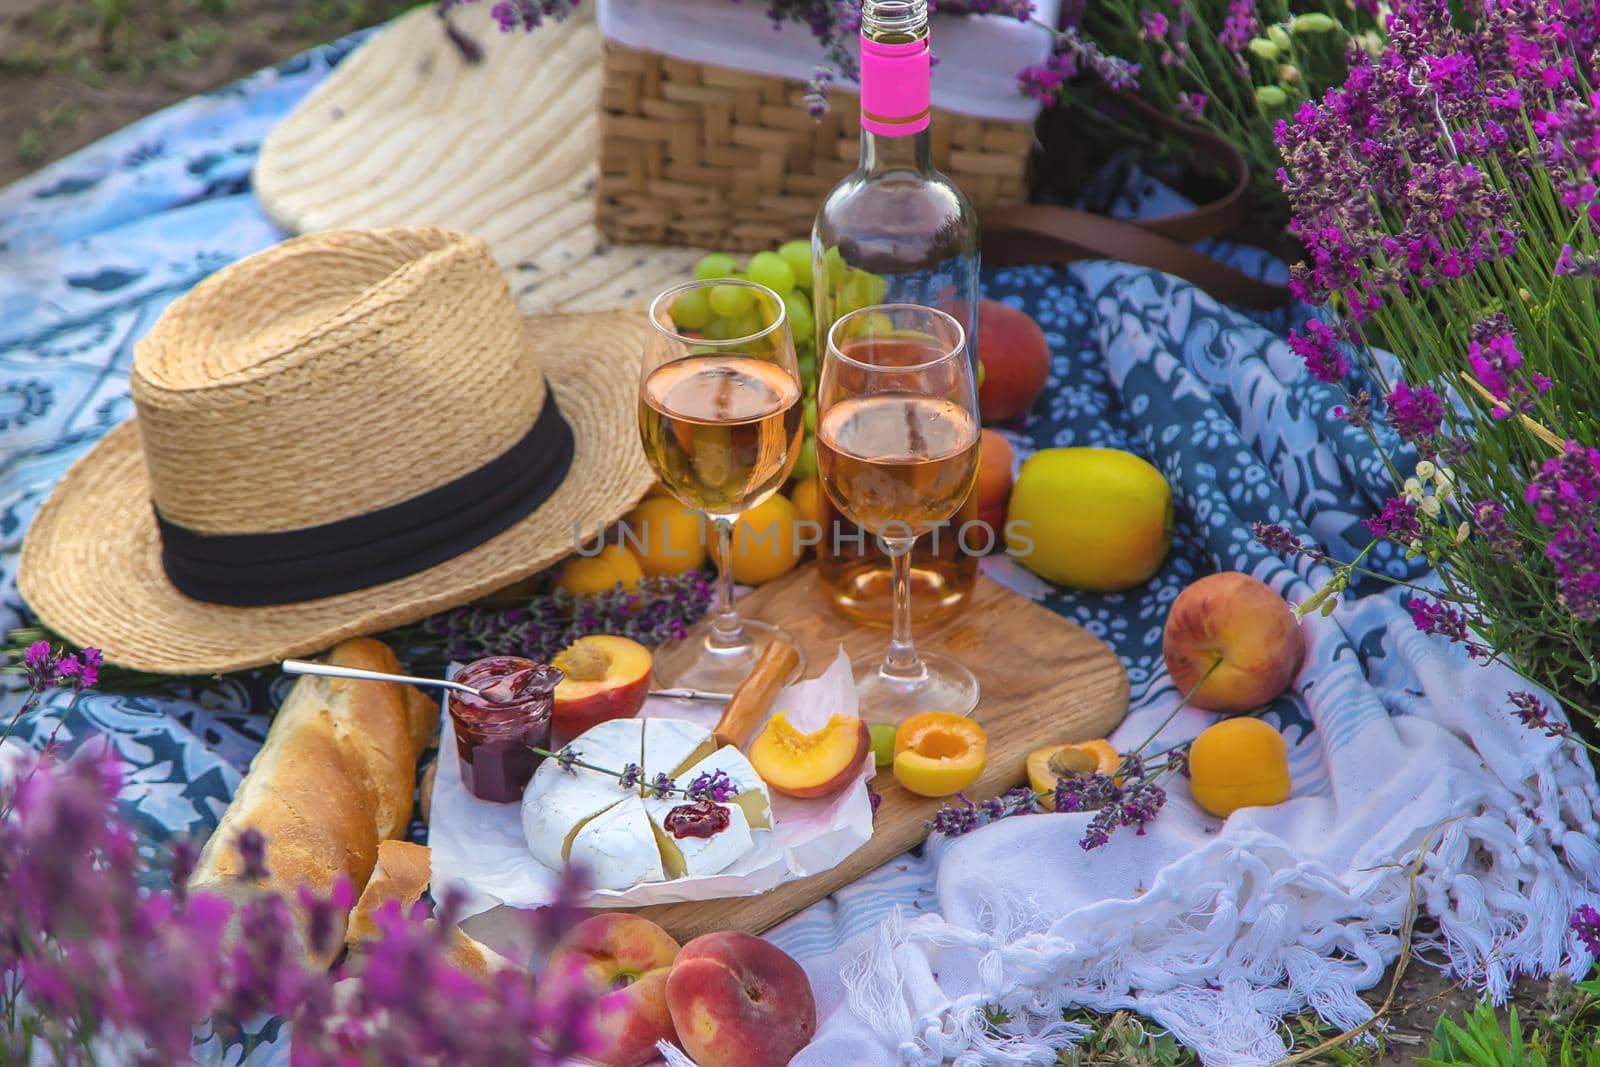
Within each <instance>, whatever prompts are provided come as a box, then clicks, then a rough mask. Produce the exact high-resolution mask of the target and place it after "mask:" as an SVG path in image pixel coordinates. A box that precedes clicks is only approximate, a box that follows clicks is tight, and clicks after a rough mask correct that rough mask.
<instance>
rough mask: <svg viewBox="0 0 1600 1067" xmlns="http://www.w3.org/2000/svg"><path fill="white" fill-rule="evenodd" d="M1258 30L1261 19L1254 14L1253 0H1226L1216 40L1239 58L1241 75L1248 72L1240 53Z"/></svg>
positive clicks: (1259, 29) (1248, 69)
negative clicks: (1225, 12)
mask: <svg viewBox="0 0 1600 1067" xmlns="http://www.w3.org/2000/svg"><path fill="white" fill-rule="evenodd" d="M1260 32H1261V19H1260V18H1259V17H1258V16H1257V15H1256V5H1255V0H1228V14H1227V17H1226V18H1224V19H1223V20H1222V32H1221V33H1219V34H1217V40H1219V41H1221V42H1222V47H1224V48H1226V49H1227V50H1228V51H1230V52H1232V53H1233V54H1234V56H1235V57H1237V58H1238V59H1239V71H1240V74H1241V75H1248V74H1249V72H1250V68H1249V66H1248V65H1247V64H1246V63H1245V61H1244V59H1243V56H1242V53H1243V52H1244V50H1245V48H1246V47H1248V46H1249V44H1250V39H1251V38H1252V37H1254V36H1256V34H1258V33H1260Z"/></svg>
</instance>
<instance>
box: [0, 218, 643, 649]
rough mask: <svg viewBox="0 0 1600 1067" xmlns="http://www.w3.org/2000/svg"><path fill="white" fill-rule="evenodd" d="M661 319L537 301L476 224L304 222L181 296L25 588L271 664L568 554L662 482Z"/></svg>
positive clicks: (55, 503) (50, 616)
mask: <svg viewBox="0 0 1600 1067" xmlns="http://www.w3.org/2000/svg"><path fill="white" fill-rule="evenodd" d="M644 330H645V323H644V320H643V317H642V316H640V315H637V314H628V313H620V312H600V313H589V314H572V315H559V316H545V317H540V318H535V319H524V318H523V317H522V316H521V315H520V314H519V313H518V311H517V310H516V307H515V304H514V303H513V300H512V296H511V293H510V291H509V289H508V287H507V285H506V282H505V279H504V277H503V276H502V275H501V273H500V271H499V270H498V268H497V266H496V264H495V261H494V258H493V256H492V254H491V253H490V251H489V249H488V247H487V246H486V245H485V244H484V242H483V241H481V240H479V239H478V238H476V237H472V236H469V235H467V234H463V233H459V232H454V231H450V230H445V229H437V228H417V229H390V230H376V231H345V232H331V233H324V234H316V235H311V236H307V237H301V238H296V239H293V240H290V241H287V242H285V243H284V244H281V245H279V246H277V247H275V248H273V249H270V250H268V251H266V252H263V253H261V254H259V255H256V256H253V257H251V258H249V259H246V260H243V261H241V262H239V263H236V264H234V265H233V266H231V267H228V268H226V269H225V270H222V271H220V272H218V273H217V274H215V275H213V276H212V277H210V278H208V279H207V280H206V281H204V282H202V283H201V284H200V285H198V286H196V287H195V288H194V289H193V290H192V291H190V292H189V293H188V294H186V295H185V296H183V297H181V298H180V299H179V300H178V301H177V302H175V303H174V304H173V305H172V306H171V307H170V308H169V309H168V310H167V312H166V313H165V314H164V315H163V316H162V318H161V320H160V321H159V322H158V323H157V324H156V325H155V326H154V327H153V328H152V329H151V331H150V333H149V334H148V335H146V337H145V338H144V339H143V340H141V341H140V342H139V344H138V346H137V349H136V353H135V357H134V365H133V370H132V392H133V398H134V404H135V409H136V411H137V415H136V417H135V418H134V419H133V420H131V421H130V422H128V423H125V424H124V425H122V426H119V427H117V428H116V429H114V430H112V431H111V432H110V433H109V434H107V435H106V437H105V438H104V440H103V441H101V442H100V444H99V445H97V446H96V447H95V448H94V450H93V451H91V452H90V453H89V454H88V455H86V456H85V457H84V458H83V459H81V460H80V461H79V462H78V463H77V464H76V465H75V466H74V467H73V468H72V469H71V470H70V471H69V472H68V473H67V475H66V477H65V478H63V479H62V481H61V483H60V484H59V485H58V486H57V487H56V489H55V491H54V493H52V495H51V496H50V498H49V500H48V501H47V502H46V503H45V504H44V506H43V507H42V508H41V509H40V510H39V513H38V515H37V516H36V517H35V519H34V521H33V524H32V526H31V528H30V529H29V532H28V536H27V538H26V540H25V542H24V544H23V548H22V558H21V563H20V568H19V573H18V585H19V588H20V591H21V593H22V596H23V598H24V599H25V600H26V601H27V602H28V604H29V605H30V606H31V607H32V608H33V610H34V611H35V612H36V613H37V614H38V615H39V617H40V619H41V620H42V621H43V622H44V623H45V624H46V625H47V626H49V627H50V628H51V629H53V630H56V631H58V632H59V633H61V634H62V635H63V636H65V637H67V638H69V639H70V640H72V641H74V642H76V643H78V644H81V645H93V646H96V647H98V648H100V649H102V650H103V651H104V653H105V655H106V658H107V659H108V660H109V661H111V662H113V663H116V664H120V665H123V666H127V667H131V668H135V669H139V670H145V671H153V672H161V673H174V674H187V673H209V672H214V671H229V670H235V669H240V668H246V667H253V666H260V665H263V664H267V663H271V662H274V661H276V660H279V659H282V658H284V657H287V656H293V655H300V654H304V653H309V652H314V651H317V650H319V649H322V648H325V647H327V646H328V645H330V644H333V643H334V642H336V641H338V640H340V639H342V638H345V637H348V636H352V635H356V634H364V633H372V632H375V631H379V630H382V629H384V628H387V627H391V626H396V625H401V624H404V623H409V622H414V621H416V620H418V619H421V618H423V617H425V616H427V615H429V614H431V613H433V612H435V611H438V610H441V609H444V608H448V607H452V606H455V605H459V604H462V603H465V602H467V601H470V600H473V599H475V598H477V597H480V596H482V595H484V594H487V593H490V592H492V591H494V590H496V589H499V588H501V587H503V586H505V585H507V584H509V583H512V582H514V581H516V580H518V579H521V578H524V577H526V576H528V575H530V574H533V573H534V572H536V571H539V570H542V569H544V568H546V567H548V566H549V565H551V564H552V563H555V562H557V561H558V560H560V559H562V558H563V557H564V556H566V555H567V554H568V553H569V552H571V551H572V549H573V547H574V545H575V543H576V542H577V541H578V539H580V538H592V537H593V536H594V535H595V532H596V531H597V529H599V528H600V527H601V526H603V525H604V524H606V523H610V522H613V521H615V520H617V519H618V518H620V517H621V516H622V515H623V514H625V513H626V512H627V510H628V509H629V508H630V507H631V506H632V505H633V504H634V503H635V502H637V501H638V500H639V498H640V497H642V496H643V494H644V493H645V491H646V490H647V489H648V488H649V486H650V484H651V481H652V475H651V472H650V470H649V467H648V465H647V463H646V461H645V458H644V455H643V451H642V449H641V448H640V446H639V439H638V430H637V426H636V414H635V409H634V406H635V397H636V393H637V387H638V384H637V383H638V373H639V360H640V355H641V351H642V346H643V343H644Z"/></svg>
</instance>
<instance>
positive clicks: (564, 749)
mask: <svg viewBox="0 0 1600 1067" xmlns="http://www.w3.org/2000/svg"><path fill="white" fill-rule="evenodd" d="M582 758H583V752H582V751H580V750H579V749H576V748H573V747H572V746H571V745H562V746H561V751H559V752H557V753H556V763H557V764H558V765H559V766H560V767H561V769H562V770H564V771H566V772H567V773H568V774H577V773H578V768H577V767H575V766H573V764H575V763H577V762H578V760H580V759H582Z"/></svg>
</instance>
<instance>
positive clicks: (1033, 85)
mask: <svg viewBox="0 0 1600 1067" xmlns="http://www.w3.org/2000/svg"><path fill="white" fill-rule="evenodd" d="M1084 73H1087V74H1093V75H1094V76H1095V77H1096V78H1098V79H1099V80H1100V81H1101V82H1102V83H1103V84H1104V85H1105V86H1106V87H1107V88H1109V89H1115V90H1120V91H1132V90H1134V89H1136V88H1138V84H1139V66H1138V64H1136V63H1129V62H1127V61H1126V60H1122V59H1118V58H1116V57H1114V56H1108V55H1106V54H1105V53H1104V52H1102V51H1101V50H1100V49H1099V48H1098V47H1097V46H1096V45H1094V44H1093V43H1091V42H1090V41H1089V40H1087V39H1086V38H1085V37H1084V36H1083V35H1082V34H1081V33H1080V32H1079V31H1078V29H1077V27H1075V26H1068V27H1067V28H1065V29H1063V30H1062V31H1061V32H1059V33H1058V34H1057V35H1056V39H1055V45H1054V49H1053V50H1052V51H1051V53H1050V55H1049V56H1047V57H1046V58H1045V61H1044V62H1043V63H1041V64H1038V65H1036V66H1031V67H1024V68H1023V69H1022V70H1020V71H1018V72H1017V86H1018V88H1019V89H1020V90H1021V91H1022V92H1023V93H1024V94H1025V95H1027V96H1030V97H1032V98H1033V99H1035V100H1038V101H1039V102H1040V103H1043V104H1049V103H1052V102H1054V100H1055V98H1056V94H1057V93H1058V92H1059V91H1060V89H1061V87H1062V86H1063V85H1065V84H1067V83H1068V82H1070V81H1072V79H1074V78H1076V77H1077V76H1078V75H1079V74H1084Z"/></svg>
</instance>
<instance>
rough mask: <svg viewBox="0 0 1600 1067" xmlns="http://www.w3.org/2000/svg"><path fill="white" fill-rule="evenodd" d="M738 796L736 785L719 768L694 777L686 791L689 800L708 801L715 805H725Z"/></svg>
mask: <svg viewBox="0 0 1600 1067" xmlns="http://www.w3.org/2000/svg"><path fill="white" fill-rule="evenodd" d="M738 795H739V786H738V783H736V782H734V780H733V779H732V778H729V777H728V774H727V772H726V771H723V770H721V769H720V768H719V769H717V770H714V771H711V772H709V773H701V774H698V775H696V776H695V777H694V780H693V781H691V782H690V783H689V788H688V790H687V796H688V797H689V799H690V800H709V801H711V802H712V803H715V804H726V803H727V802H728V801H730V800H732V799H733V798H734V797H736V796H738Z"/></svg>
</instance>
